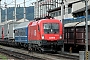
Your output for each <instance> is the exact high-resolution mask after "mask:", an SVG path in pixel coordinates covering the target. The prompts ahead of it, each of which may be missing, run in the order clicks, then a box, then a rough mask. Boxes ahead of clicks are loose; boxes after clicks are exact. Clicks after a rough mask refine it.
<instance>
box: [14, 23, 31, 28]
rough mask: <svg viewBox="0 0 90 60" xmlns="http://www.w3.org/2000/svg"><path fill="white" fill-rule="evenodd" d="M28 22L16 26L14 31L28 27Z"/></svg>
mask: <svg viewBox="0 0 90 60" xmlns="http://www.w3.org/2000/svg"><path fill="white" fill-rule="evenodd" d="M29 23H30V22H23V23H20V24H18V25H17V26H16V27H15V28H14V29H19V28H24V27H28V25H29Z"/></svg>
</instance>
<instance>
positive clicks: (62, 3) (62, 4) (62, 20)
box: [61, 0, 64, 52]
mask: <svg viewBox="0 0 90 60" xmlns="http://www.w3.org/2000/svg"><path fill="white" fill-rule="evenodd" d="M61 22H62V24H63V26H62V27H63V29H62V31H63V40H64V1H63V0H62V1H61ZM61 50H62V52H64V44H63V47H62V49H61Z"/></svg>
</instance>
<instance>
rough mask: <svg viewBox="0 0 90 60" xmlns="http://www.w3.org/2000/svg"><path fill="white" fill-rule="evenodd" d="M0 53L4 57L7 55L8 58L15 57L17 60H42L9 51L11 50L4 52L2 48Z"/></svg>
mask: <svg viewBox="0 0 90 60" xmlns="http://www.w3.org/2000/svg"><path fill="white" fill-rule="evenodd" d="M0 52H1V53H4V54H6V55H9V56H12V57H15V58H17V59H19V60H30V59H32V60H34V59H35V60H43V59H41V58H38V57H34V56H30V55H26V54H23V53H19V52H15V51H11V50H6V49H3V48H0Z"/></svg>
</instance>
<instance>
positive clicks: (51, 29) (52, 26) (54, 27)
mask: <svg viewBox="0 0 90 60" xmlns="http://www.w3.org/2000/svg"><path fill="white" fill-rule="evenodd" d="M44 33H48V34H49V33H55V34H56V33H59V24H58V23H44Z"/></svg>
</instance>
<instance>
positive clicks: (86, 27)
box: [81, 0, 88, 60]
mask: <svg viewBox="0 0 90 60" xmlns="http://www.w3.org/2000/svg"><path fill="white" fill-rule="evenodd" d="M81 1H82V2H85V13H86V19H85V32H86V33H85V44H86V53H85V60H88V21H87V20H88V8H87V6H88V0H81Z"/></svg>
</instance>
